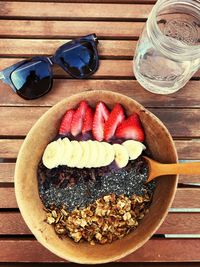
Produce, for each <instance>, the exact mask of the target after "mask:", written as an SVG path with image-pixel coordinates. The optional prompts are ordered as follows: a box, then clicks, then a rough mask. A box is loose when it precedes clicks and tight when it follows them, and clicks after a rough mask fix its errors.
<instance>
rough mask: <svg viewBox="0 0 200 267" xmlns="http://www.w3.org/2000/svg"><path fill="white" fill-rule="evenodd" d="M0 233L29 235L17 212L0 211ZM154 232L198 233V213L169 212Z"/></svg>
mask: <svg viewBox="0 0 200 267" xmlns="http://www.w3.org/2000/svg"><path fill="white" fill-rule="evenodd" d="M0 222H1V224H0V235H30V234H32V233H31V231H30V230H29V229H28V227H27V226H26V224H25V222H24V220H23V218H22V216H21V214H20V213H19V212H0ZM156 234H200V227H199V213H193V214H190V213H169V214H168V216H167V218H166V219H165V221H164V223H163V224H162V226H161V227H160V228H159V229H158V230H157V232H156Z"/></svg>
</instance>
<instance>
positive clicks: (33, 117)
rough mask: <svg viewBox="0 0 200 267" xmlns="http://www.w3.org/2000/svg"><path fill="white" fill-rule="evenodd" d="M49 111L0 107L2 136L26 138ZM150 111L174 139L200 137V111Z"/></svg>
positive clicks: (34, 108) (43, 108)
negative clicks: (39, 119) (41, 117)
mask: <svg viewBox="0 0 200 267" xmlns="http://www.w3.org/2000/svg"><path fill="white" fill-rule="evenodd" d="M47 110H48V108H46V107H23V109H22V108H20V107H0V121H1V128H0V136H25V135H26V134H27V133H28V131H29V130H30V128H31V127H32V126H33V124H34V123H35V122H36V121H37V119H38V118H39V117H40V116H41V115H42V114H44V112H45V111H47ZM149 110H150V111H151V112H153V113H154V114H155V115H156V116H158V118H160V119H161V120H162V121H163V122H164V124H165V125H166V126H167V127H168V129H169V131H170V132H171V134H172V136H173V137H186V136H187V137H188V138H189V137H190V138H194V137H199V136H200V109H181V110H180V109H165V110H164V109H154V108H150V109H149ZM7 118H9V120H8V119H7ZM19 121H20V124H19V123H18V122H19Z"/></svg>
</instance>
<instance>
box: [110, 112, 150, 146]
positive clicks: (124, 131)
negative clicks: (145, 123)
mask: <svg viewBox="0 0 200 267" xmlns="http://www.w3.org/2000/svg"><path fill="white" fill-rule="evenodd" d="M115 136H116V137H117V138H123V139H126V140H127V139H133V140H137V141H140V142H143V141H144V138H145V136H144V130H143V128H142V125H141V122H140V118H139V116H138V114H136V113H135V114H133V115H131V116H130V117H129V118H128V119H127V120H125V121H123V122H122V123H121V124H120V125H119V126H118V127H117V130H116V133H115Z"/></svg>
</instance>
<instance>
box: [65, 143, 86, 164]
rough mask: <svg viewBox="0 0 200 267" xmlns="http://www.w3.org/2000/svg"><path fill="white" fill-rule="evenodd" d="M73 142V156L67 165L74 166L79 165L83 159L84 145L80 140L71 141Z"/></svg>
mask: <svg viewBox="0 0 200 267" xmlns="http://www.w3.org/2000/svg"><path fill="white" fill-rule="evenodd" d="M71 144H72V146H73V150H72V154H71V157H70V159H69V161H68V163H67V166H69V167H71V168H73V167H77V165H78V163H79V162H80V160H81V157H82V153H83V152H82V147H81V145H80V142H78V141H71Z"/></svg>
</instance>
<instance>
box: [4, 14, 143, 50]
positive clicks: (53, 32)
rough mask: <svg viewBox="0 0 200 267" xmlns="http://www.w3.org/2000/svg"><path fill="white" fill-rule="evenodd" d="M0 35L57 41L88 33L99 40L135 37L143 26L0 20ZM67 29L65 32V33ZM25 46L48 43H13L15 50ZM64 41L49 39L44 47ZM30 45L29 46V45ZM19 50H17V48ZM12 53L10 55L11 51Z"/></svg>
mask: <svg viewBox="0 0 200 267" xmlns="http://www.w3.org/2000/svg"><path fill="white" fill-rule="evenodd" d="M0 25H2V27H1V28H0V35H1V36H4V37H5V36H7V37H9V36H10V37H12V38H13V37H14V36H17V37H23V36H24V38H27V37H31V36H32V37H40V38H41V37H43V38H47V37H51V38H52V37H56V38H58V37H60V38H72V37H73V38H75V37H80V36H84V35H87V34H90V33H93V32H94V33H96V35H97V36H98V38H138V36H139V35H140V33H141V32H142V28H143V27H144V25H145V23H144V22H118V21H110V22H107V21H98V22H96V21H93V22H91V21H56V20H53V21H45V20H44V21H40V20H9V19H8V20H2V19H0ZM65 29H66V30H65ZM20 42H21V43H24V44H23V45H26V46H27V49H29V50H30V49H31V46H32V45H33V49H34V47H36V46H38V45H41V47H43V46H44V44H45V43H46V44H48V41H47V40H35V41H34V40H28V39H27V40H26V39H24V40H22V41H20V40H18V41H16V47H15V46H13V47H14V48H15V49H16V48H18V44H19V43H20ZM63 42H66V40H51V42H50V43H49V44H48V46H47V47H46V48H47V49H48V51H49V49H50V48H51V46H52V45H54V44H55V46H56V47H58V46H59V44H60V43H63ZM0 43H1V47H2V44H5V43H7V44H8V46H9V47H11V46H12V44H14V41H12V40H10V41H9V40H2V41H1V42H0ZM29 43H31V46H30V47H29V46H28V44H29ZM5 49H6V48H5ZM18 49H19V48H18ZM11 54H12V52H11Z"/></svg>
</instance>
